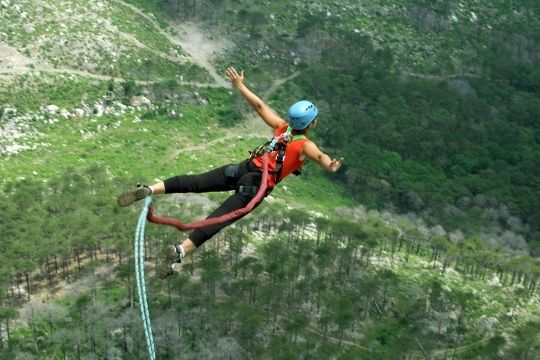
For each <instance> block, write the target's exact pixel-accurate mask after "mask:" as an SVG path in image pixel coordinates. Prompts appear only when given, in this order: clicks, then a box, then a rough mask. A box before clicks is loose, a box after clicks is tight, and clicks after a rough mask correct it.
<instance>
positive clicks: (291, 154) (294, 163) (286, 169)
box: [252, 124, 307, 188]
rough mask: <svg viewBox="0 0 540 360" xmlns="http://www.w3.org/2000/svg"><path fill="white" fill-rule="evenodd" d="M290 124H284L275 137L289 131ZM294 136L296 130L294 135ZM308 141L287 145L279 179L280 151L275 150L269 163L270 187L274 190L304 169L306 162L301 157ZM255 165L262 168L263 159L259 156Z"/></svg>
mask: <svg viewBox="0 0 540 360" xmlns="http://www.w3.org/2000/svg"><path fill="white" fill-rule="evenodd" d="M287 128H288V124H283V125H281V126H279V127H278V128H277V129H276V130H275V131H274V137H277V136H279V135H281V134H283V133H285V131H287ZM292 135H294V130H293V134H292ZM306 141H307V138H305V137H303V138H300V139H296V140H292V141H290V142H288V143H287V147H286V148H285V157H284V158H283V165H282V167H281V174H280V175H279V179H278V178H277V175H278V174H277V171H276V168H277V157H278V155H279V150H274V151H272V152H271V153H270V157H269V162H268V172H269V173H270V175H271V176H269V177H268V187H269V188H273V187H274V186H275V185H276V184H277V183H278V182H280V181H281V180H283V179H284V178H285V177H286V176H287V175H289V174H291V173H293V172H295V171H297V170H300V169H301V168H302V165H304V161H303V160H300V156H301V155H302V148H303V147H304V144H305V142H306ZM252 161H253V163H254V164H255V165H256V166H257V167H259V168H262V157H261V156H257V157H255V158H253V160H252ZM272 175H273V176H272Z"/></svg>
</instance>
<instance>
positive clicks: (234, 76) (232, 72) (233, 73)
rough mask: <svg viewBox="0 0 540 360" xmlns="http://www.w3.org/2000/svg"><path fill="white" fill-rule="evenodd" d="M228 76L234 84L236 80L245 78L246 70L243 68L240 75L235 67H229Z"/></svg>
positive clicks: (239, 80)
mask: <svg viewBox="0 0 540 360" xmlns="http://www.w3.org/2000/svg"><path fill="white" fill-rule="evenodd" d="M226 77H227V80H229V81H230V82H231V83H233V84H234V83H235V82H242V80H243V79H244V70H241V71H240V75H239V74H238V72H237V71H236V69H235V68H234V67H232V66H231V67H228V68H227V71H226Z"/></svg>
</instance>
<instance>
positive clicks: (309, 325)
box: [0, 0, 540, 359]
mask: <svg viewBox="0 0 540 360" xmlns="http://www.w3.org/2000/svg"><path fill="white" fill-rule="evenodd" d="M11 2H12V0H9V1H8V0H6V2H4V3H2V4H0V6H1V9H2V16H1V17H0V29H1V30H0V46H4V45H5V46H6V47H5V49H6V51H5V53H6V54H7V55H6V57H8V56H12V55H11V54H12V53H13V51H12V50H13V49H16V50H17V53H16V54H15V55H13V57H12V58H9V59H8V61H6V62H5V63H4V62H0V67H1V69H0V78H1V79H2V84H3V86H2V87H1V88H0V130H1V131H0V151H1V153H0V179H1V180H0V189H1V190H2V193H3V199H4V200H3V201H2V202H1V203H0V212H1V213H2V221H1V222H0V234H2V239H3V240H2V241H0V251H1V252H2V254H3V258H2V259H3V260H2V265H1V266H0V285H1V286H0V358H2V359H3V358H6V359H12V358H13V359H19V358H20V359H25V358H47V359H49V358H50V359H71V358H73V359H86V358H123V359H144V358H146V349H145V341H144V333H143V328H142V326H141V323H140V320H139V314H138V309H137V307H138V303H137V302H138V299H137V296H136V291H135V284H134V273H133V272H134V269H133V265H132V262H133V259H132V243H131V241H132V238H133V232H134V227H135V222H136V219H137V209H139V207H138V206H134V207H133V208H128V209H120V208H118V207H117V206H116V204H115V197H116V195H117V194H118V193H119V192H120V191H122V190H123V189H125V188H126V187H130V186H131V185H130V184H135V183H137V182H146V183H151V182H153V181H155V180H157V179H164V178H167V177H169V176H172V175H176V174H180V173H189V172H202V171H206V170H208V169H210V168H213V167H215V166H219V165H222V164H224V162H237V161H240V160H242V159H244V158H245V157H246V156H247V154H248V150H249V149H252V148H253V147H255V146H256V145H258V144H260V143H261V141H262V140H263V139H264V138H265V135H266V134H260V135H256V134H252V133H251V132H248V131H246V130H245V128H244V126H245V120H242V119H243V118H244V117H245V114H246V112H247V111H250V112H251V111H252V110H251V109H249V107H248V106H247V105H246V104H245V101H244V100H243V99H242V98H241V96H239V95H238V94H235V93H232V94H231V92H230V89H224V88H218V87H206V84H212V82H213V79H212V77H211V76H210V73H209V72H208V71H207V70H206V69H204V68H202V67H200V66H199V65H197V64H193V63H191V62H189V61H188V57H187V54H186V53H185V51H184V50H183V49H182V48H181V47H180V46H179V45H178V44H177V42H176V41H173V40H172V37H173V36H175V35H176V34H175V32H174V30H173V29H174V27H173V26H170V25H169V24H171V23H173V22H177V21H195V22H197V23H200V24H204V25H203V26H202V28H204V29H205V31H207V32H208V34H206V35H207V36H208V39H211V38H213V37H214V36H216V37H218V36H219V37H223V36H226V37H227V38H228V39H230V40H231V41H234V43H235V47H234V48H231V50H232V49H234V50H233V51H228V52H225V53H223V54H222V55H221V57H220V58H218V59H216V58H213V59H212V60H213V61H215V62H216V63H217V65H216V67H217V68H218V69H217V71H218V72H221V71H222V70H223V69H224V68H225V67H226V66H229V65H231V64H232V65H235V66H237V67H238V68H243V69H244V70H245V72H246V75H247V79H248V84H249V86H250V87H251V88H253V89H254V90H255V91H256V92H257V93H258V94H261V95H263V96H265V97H266V95H268V97H269V98H268V99H266V100H268V102H269V103H270V105H271V106H272V107H273V108H274V109H276V110H277V111H278V112H279V113H280V114H282V115H284V110H285V109H286V108H287V106H288V105H289V104H290V102H291V99H296V98H309V99H313V100H314V101H315V102H316V104H317V105H318V107H319V108H320V110H321V117H320V121H319V124H318V127H317V129H316V131H315V132H314V139H315V140H316V141H317V143H318V144H320V145H321V147H323V148H324V149H325V151H326V152H328V153H329V154H330V155H335V156H344V157H345V158H346V165H345V168H344V169H343V171H341V172H340V173H338V174H325V173H323V171H322V170H321V169H319V168H318V167H316V166H315V165H313V164H311V165H308V166H306V168H305V169H304V171H303V174H302V176H300V177H291V178H288V179H287V180H286V181H285V182H284V183H282V184H280V186H279V187H278V188H277V189H276V190H275V191H273V193H272V194H271V196H270V197H269V198H268V199H267V201H266V202H265V203H264V205H263V206H261V207H259V208H257V210H256V211H254V212H253V213H252V214H250V215H249V216H248V217H246V218H244V219H242V220H241V221H239V222H238V223H236V224H235V225H234V226H232V227H230V228H228V229H227V230H225V231H223V232H221V233H220V234H219V235H218V236H217V237H216V238H214V239H212V240H211V241H209V242H208V243H206V244H205V245H204V246H203V247H201V248H200V249H199V250H198V251H197V252H196V253H195V254H194V255H191V256H189V257H188V258H187V259H185V260H184V261H183V263H182V266H181V269H180V271H179V272H178V274H175V275H174V276H173V277H171V278H169V279H168V280H166V281H161V280H159V279H157V277H156V276H155V270H156V268H157V266H158V262H159V258H160V256H161V252H162V249H163V247H164V246H165V245H167V244H171V243H174V242H178V241H179V239H181V238H182V237H183V236H184V235H183V234H179V233H178V232H177V231H176V230H174V229H171V228H166V227H163V226H157V225H152V224H149V225H148V227H147V244H146V245H147V249H146V253H147V259H146V260H147V261H146V268H147V284H148V299H149V305H150V313H151V318H152V325H153V328H154V331H155V334H154V336H155V340H156V348H157V351H158V358H159V359H175V358H178V357H180V356H182V358H193V359H195V358H197V359H198V358H211V357H212V356H214V355H215V354H219V355H220V356H221V357H223V358H233V359H252V358H256V359H296V358H304V359H310V358H313V359H321V358H322V359H330V358H332V359H389V358H405V359H407V358H414V359H416V358H433V359H446V358H455V359H526V358H538V357H540V348H539V347H538V344H539V343H540V338H539V337H538V336H539V335H538V334H539V330H540V312H539V310H538V309H539V308H540V306H539V305H540V299H539V297H538V290H537V287H538V281H539V280H540V269H539V266H538V262H537V260H536V259H535V258H534V257H533V256H535V255H537V253H538V249H540V246H539V245H538V241H539V240H540V237H539V235H538V234H540V217H539V216H540V215H539V211H538V210H537V209H538V208H539V205H540V203H539V201H540V199H539V198H538V196H536V194H537V193H538V192H539V191H540V188H539V186H540V185H539V184H540V181H539V179H540V173H539V169H540V162H539V160H538V159H540V147H539V144H540V128H539V123H538V120H537V119H538V118H539V115H540V101H539V99H538V95H539V94H540V92H539V91H540V85H539V84H540V71H539V70H538V69H540V66H539V65H540V64H539V61H538V49H540V47H539V41H540V38H539V37H538V34H540V16H539V15H540V8H539V6H538V3H537V2H534V1H521V2H518V3H516V2H507V1H503V0H496V1H492V2H489V3H485V2H483V3H482V2H464V3H459V2H448V1H424V0H407V1H405V0H392V1H390V0H387V1H363V2H361V3H359V2H357V1H346V0H339V1H337V0H336V1H332V2H307V1H303V2H302V1H301V2H291V1H263V2H261V3H260V4H258V5H257V6H256V7H255V6H253V3H252V2H251V3H250V2H247V1H245V0H235V1H229V0H224V1H215V0H198V1H191V0H177V1H176V0H175V1H173V0H160V1H156V2H154V1H152V2H149V1H143V0H127V1H119V0H114V1H108V2H91V3H88V2H83V1H79V0H77V1H69V2H57V1H49V2H43V1H37V2H20V3H17V6H14V5H13V6H11V5H12V4H11ZM5 4H8V5H9V6H7V5H5ZM201 45H202V44H201ZM2 50H4V48H2ZM2 56H3V55H2ZM3 59H4V58H1V57H0V60H3ZM12 59H15V60H13V61H15V62H17V61H19V62H20V63H19V64H18V65H19V66H15V67H12V64H11V63H10V61H12ZM17 59H18V60H17ZM292 74H294V75H297V76H292V77H290V78H288V77H289V76H290V75H292ZM287 79H288V80H287ZM278 80H279V81H278ZM187 84H189V86H188V85H187ZM273 85H276V86H277V88H276V91H273V92H271V91H269V89H271V88H272V87H273ZM278 85H279V86H278ZM226 196H227V194H211V195H209V196H208V197H207V198H205V200H204V201H201V202H198V201H195V200H193V201H191V200H190V201H184V199H185V198H183V197H156V207H157V211H158V212H159V213H160V214H163V215H169V216H173V217H178V218H180V219H183V220H188V221H189V220H193V219H198V218H201V217H202V216H204V215H205V214H207V213H208V211H209V209H210V208H213V207H214V206H215V204H214V203H213V202H220V201H222V200H223V199H224V198H225V197H226ZM358 204H362V205H361V206H360V205H358ZM531 254H532V255H533V256H531Z"/></svg>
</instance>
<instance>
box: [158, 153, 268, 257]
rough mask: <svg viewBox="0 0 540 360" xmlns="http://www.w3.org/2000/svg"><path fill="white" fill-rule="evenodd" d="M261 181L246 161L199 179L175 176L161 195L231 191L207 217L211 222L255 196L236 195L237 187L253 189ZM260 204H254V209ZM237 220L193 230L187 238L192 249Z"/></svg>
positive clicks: (248, 161)
mask: <svg viewBox="0 0 540 360" xmlns="http://www.w3.org/2000/svg"><path fill="white" fill-rule="evenodd" d="M261 177H262V174H261V170H260V169H259V168H258V167H257V166H255V165H254V164H253V163H252V162H251V161H250V160H245V161H243V162H241V163H240V164H230V165H225V166H222V167H219V168H217V169H214V170H210V171H208V172H206V173H203V174H199V175H179V176H174V177H172V178H169V179H167V180H165V181H164V183H165V193H166V194H171V193H187V192H192V193H204V192H212V191H232V190H235V193H234V195H231V196H230V197H229V198H228V199H227V200H225V202H224V203H223V204H221V205H220V206H219V207H218V208H217V209H216V210H214V211H213V212H212V213H211V214H210V215H208V218H214V217H218V216H221V215H224V214H227V213H229V212H231V211H234V210H238V209H241V208H243V207H245V206H246V205H247V204H248V203H249V201H250V200H251V199H252V198H253V197H254V196H255V193H254V192H244V191H242V192H239V191H238V190H239V187H240V186H245V187H247V188H248V189H250V188H251V189H253V187H256V186H259V185H260V183H261ZM268 193H269V192H267V194H268ZM261 201H262V200H261ZM260 203H261V202H259V203H257V204H256V205H255V207H257V206H258V205H259V204H260ZM238 219H240V218H237V219H234V220H230V221H226V222H224V223H221V224H217V225H213V226H209V227H205V228H201V229H196V230H194V231H193V232H192V233H191V234H190V235H189V238H190V239H191V241H193V243H194V244H195V246H197V247H199V246H201V245H202V244H203V243H204V242H205V241H206V240H208V239H210V238H211V237H212V236H214V235H215V234H217V233H218V232H219V231H220V230H221V229H223V228H224V227H226V226H228V225H230V224H232V223H233V222H235V221H236V220H238Z"/></svg>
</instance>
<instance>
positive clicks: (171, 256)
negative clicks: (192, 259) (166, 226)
mask: <svg viewBox="0 0 540 360" xmlns="http://www.w3.org/2000/svg"><path fill="white" fill-rule="evenodd" d="M175 259H176V249H175V247H174V245H169V246H167V250H166V252H165V259H164V260H163V262H162V263H161V266H160V269H159V276H160V277H161V278H162V279H165V278H166V277H167V276H169V275H172V274H173V273H174V271H173V269H172V266H173V265H174V264H175V263H176V261H175Z"/></svg>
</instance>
